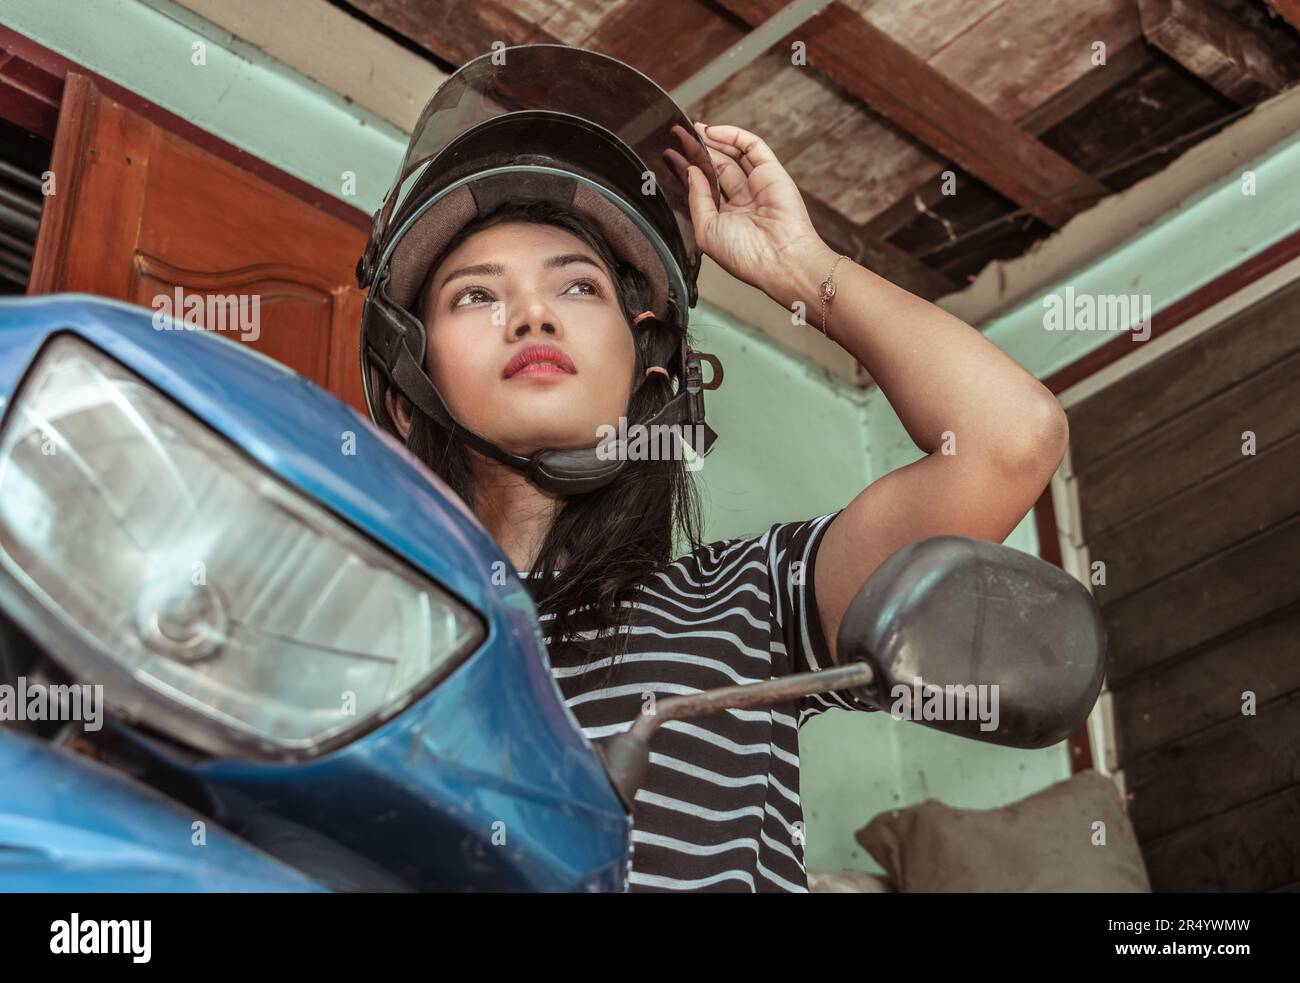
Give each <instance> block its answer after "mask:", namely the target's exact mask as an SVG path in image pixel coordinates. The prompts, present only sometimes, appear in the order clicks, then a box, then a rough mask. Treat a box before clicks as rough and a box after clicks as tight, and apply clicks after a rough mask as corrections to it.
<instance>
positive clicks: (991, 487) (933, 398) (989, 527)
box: [689, 124, 1069, 655]
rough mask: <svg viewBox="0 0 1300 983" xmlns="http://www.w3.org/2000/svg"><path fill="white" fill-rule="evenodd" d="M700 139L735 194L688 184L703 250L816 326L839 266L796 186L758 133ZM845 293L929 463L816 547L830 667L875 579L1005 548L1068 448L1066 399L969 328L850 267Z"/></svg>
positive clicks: (875, 373) (872, 499) (865, 346)
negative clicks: (982, 549)
mask: <svg viewBox="0 0 1300 983" xmlns="http://www.w3.org/2000/svg"><path fill="white" fill-rule="evenodd" d="M696 129H697V132H699V133H700V135H701V136H702V138H703V139H704V142H705V144H706V145H707V146H708V147H709V148H710V152H711V154H712V156H713V159H714V165H715V168H716V169H717V172H718V180H719V184H720V185H721V186H722V189H723V192H724V195H725V200H724V202H723V205H722V209H721V210H717V209H714V208H713V200H712V197H711V195H710V194H709V192H708V190H707V188H706V187H705V182H704V179H703V176H702V175H700V174H699V173H698V172H696V171H692V173H691V174H690V176H689V181H690V182H691V192H690V194H691V211H692V219H693V224H694V225H695V226H696V235H697V237H698V238H699V240H700V242H701V245H702V247H703V249H704V251H705V252H706V253H707V254H708V255H709V256H710V257H712V258H713V260H714V261H715V262H717V263H718V264H719V265H720V266H722V267H723V268H724V269H726V270H727V271H728V272H730V273H731V274H732V275H733V276H736V277H738V278H739V279H742V280H745V281H746V282H747V283H750V284H752V285H753V286H756V287H758V288H759V289H761V290H763V291H764V292H765V293H766V294H767V295H768V296H769V297H771V298H772V299H773V300H775V301H776V302H777V303H779V304H781V305H782V306H783V307H785V308H786V309H788V310H790V309H793V306H794V304H795V302H796V301H802V302H803V303H804V305H805V309H806V310H807V312H808V313H807V319H808V321H809V323H810V325H818V324H819V322H820V308H821V301H820V299H819V296H820V289H821V284H822V281H824V280H825V279H826V276H827V274H828V273H829V272H830V270H831V267H832V265H834V263H835V261H836V258H837V256H838V254H837V253H836V252H835V251H834V250H832V249H831V248H830V247H828V246H827V245H826V244H825V243H824V242H823V241H822V240H821V238H820V237H819V236H818V235H817V233H816V231H815V230H814V229H813V226H812V223H811V221H810V220H809V219H808V213H807V210H806V208H805V207H804V205H803V200H802V198H801V196H800V195H799V191H798V188H797V187H796V186H795V184H794V181H793V180H792V179H791V178H790V177H789V175H788V174H787V173H786V172H785V169H784V168H783V167H781V165H780V163H779V162H778V161H777V160H776V157H775V156H774V155H773V154H772V152H771V150H770V149H769V148H768V147H767V146H766V144H764V143H763V141H762V140H761V139H759V138H758V137H757V136H755V135H754V134H752V133H749V132H748V131H746V130H741V129H739V128H738V127H733V126H710V127H707V129H706V128H704V127H703V124H700V125H697V128H696ZM834 282H835V295H834V298H833V299H832V300H831V302H830V303H829V305H828V311H829V313H828V317H827V328H828V330H827V333H828V335H829V336H830V338H831V339H832V340H834V341H835V342H837V343H838V344H839V345H841V346H842V347H843V348H845V349H846V350H847V351H848V352H849V353H850V354H851V355H853V357H854V358H856V359H857V360H858V362H860V363H861V364H862V366H863V367H864V368H865V369H866V370H867V372H869V373H870V374H871V377H872V378H873V379H874V380H875V382H876V383H877V384H878V385H879V386H880V390H881V392H883V393H884V395H885V397H886V398H887V399H888V400H889V403H890V405H891V406H892V407H893V408H894V410H895V412H897V413H898V416H899V418H900V420H901V421H902V423H903V426H904V427H905V428H906V429H907V432H908V434H909V435H910V436H911V438H912V440H913V441H914V442H915V443H916V446H917V447H918V448H920V449H921V450H922V451H924V452H925V454H926V456H925V457H923V458H921V459H920V460H918V461H915V462H913V463H912V464H909V465H907V466H906V467H902V468H899V469H897V470H895V471H891V472H890V473H889V474H886V475H884V476H882V477H880V478H879V479H877V480H876V481H873V482H872V483H871V484H870V485H868V486H867V487H866V488H865V489H863V490H862V491H861V492H860V493H858V495H857V496H856V497H855V498H854V499H853V500H852V501H851V502H850V503H849V504H848V505H847V506H846V507H845V508H844V510H843V511H842V512H841V513H840V514H839V515H838V516H837V517H836V518H835V520H834V521H833V522H832V523H831V525H830V527H829V528H828V529H827V531H826V533H825V536H824V538H823V540H822V542H821V544H820V546H819V547H818V552H817V562H816V565H815V584H814V586H815V590H816V595H817V607H818V611H819V614H820V617H821V623H822V629H823V631H824V632H825V635H826V639H827V641H828V643H829V645H830V648H831V653H832V655H834V653H835V636H836V634H837V633H838V631H839V626H840V622H841V620H842V619H843V617H844V613H845V611H846V610H847V608H848V605H849V602H850V601H852V600H853V597H854V595H855V594H856V593H857V591H858V588H859V587H861V586H862V584H863V582H864V581H865V580H866V579H867V577H869V576H870V575H871V573H872V572H873V571H874V570H875V569H876V567H877V566H879V565H880V564H881V563H882V562H883V561H884V560H885V559H887V558H888V557H889V556H890V555H891V554H893V553H894V552H895V551H897V550H898V549H900V548H901V547H903V546H906V545H907V544H908V543H912V542H915V541H916V540H919V539H924V538H926V537H927V536H938V535H959V536H971V537H974V538H977V539H985V540H990V541H992V542H1001V541H1002V540H1004V539H1005V538H1006V537H1007V536H1008V535H1010V534H1011V532H1012V530H1013V529H1015V527H1016V525H1017V524H1018V523H1019V522H1020V520H1021V519H1022V518H1024V516H1025V515H1026V513H1028V512H1029V510H1030V509H1031V508H1033V506H1034V503H1035V502H1036V501H1037V500H1038V497H1039V495H1040V494H1041V493H1042V491H1043V489H1044V488H1045V487H1046V486H1047V483H1048V482H1049V481H1050V480H1051V477H1052V474H1053V472H1055V470H1056V468H1057V465H1059V464H1060V462H1061V458H1062V456H1063V455H1064V453H1065V447H1066V443H1067V441H1068V439H1069V428H1068V424H1067V422H1066V416H1065V412H1064V411H1063V410H1062V409H1061V405H1060V403H1058V402H1057V400H1056V397H1055V396H1053V395H1052V393H1051V392H1050V391H1049V390H1048V389H1047V388H1046V387H1045V386H1043V384H1042V383H1040V382H1039V381H1038V380H1037V379H1035V378H1034V377H1033V376H1032V375H1030V374H1029V373H1028V372H1027V371H1025V369H1023V368H1022V367H1021V366H1020V365H1018V364H1017V363H1016V362H1015V361H1014V360H1013V359H1012V358H1011V357H1010V356H1008V355H1007V354H1006V353H1005V352H1003V351H1002V350H1001V349H1000V348H998V347H997V346H996V345H994V344H993V343H992V342H990V341H989V340H988V339H987V338H985V337H984V336H983V335H982V334H980V332H978V331H976V330H975V329H974V328H972V327H971V326H970V325H968V324H966V323H965V322H964V321H962V320H961V319H959V318H957V317H954V316H953V315H951V314H949V313H947V312H946V311H944V310H941V309H940V308H938V307H936V306H935V305H933V304H931V303H929V302H928V301H925V300H922V299H921V298H920V297H917V296H915V295H914V294H911V293H909V292H908V291H906V290H904V289H902V288H901V287H898V286H895V285H894V284H892V283H890V282H889V281H888V280H886V279H884V278H883V277H880V276H877V275H876V274H874V273H872V272H871V271H870V270H867V269H864V268H863V267H861V266H859V265H857V264H856V263H854V262H852V261H851V260H850V259H843V260H841V261H840V263H839V265H838V266H837V267H836V268H835V276H834ZM814 330H816V328H814ZM828 463H829V462H828Z"/></svg>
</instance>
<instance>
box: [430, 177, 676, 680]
mask: <svg viewBox="0 0 1300 983" xmlns="http://www.w3.org/2000/svg"><path fill="white" fill-rule="evenodd" d="M503 222H532V223H537V224H541V225H550V226H554V227H556V228H559V229H562V230H564V231H565V232H569V233H572V234H573V235H575V236H577V237H578V238H579V239H581V240H582V241H583V242H585V243H586V244H587V245H588V246H590V247H591V248H592V250H594V251H595V253H596V255H597V256H598V257H599V258H600V260H601V261H602V262H603V263H604V265H605V268H606V269H607V270H608V271H609V272H610V275H611V277H612V279H613V281H614V287H615V292H616V293H617V295H618V301H619V306H620V307H621V308H622V311H623V316H624V318H626V319H627V322H628V327H629V330H632V331H633V332H634V335H635V343H636V344H637V346H638V347H639V348H640V350H641V352H642V355H643V360H644V364H645V365H662V366H664V367H666V368H667V369H668V371H669V373H670V374H672V375H674V376H676V377H677V378H678V379H679V380H680V379H681V377H682V376H681V373H682V371H683V366H681V364H680V362H681V355H680V339H679V337H678V335H677V333H676V332H675V330H674V329H672V328H671V327H670V326H669V325H668V324H665V323H664V322H662V321H660V320H658V318H656V317H648V318H643V319H642V320H641V321H640V322H639V323H637V324H636V326H635V328H633V322H632V318H633V317H635V316H636V314H637V313H639V312H641V311H643V310H645V309H646V308H647V307H649V301H650V284H649V281H648V280H647V279H646V277H645V275H644V274H643V273H641V271H640V270H638V269H636V268H635V267H633V266H631V265H630V264H627V263H623V262H621V261H620V260H619V259H618V258H617V256H616V255H615V254H614V252H613V250H612V249H611V248H610V247H609V244H608V243H607V242H606V241H605V239H604V237H603V236H602V235H601V234H600V233H599V232H598V231H597V230H596V229H595V227H594V226H593V225H592V224H591V223H590V221H589V220H588V219H587V218H586V217H585V216H583V215H581V214H580V213H579V212H577V211H576V210H574V209H572V208H569V207H566V206H564V205H561V204H559V203H557V202H550V201H542V200H535V199H534V200H527V201H515V202H505V203H503V204H502V205H500V206H499V207H497V208H496V209H494V210H493V211H491V212H489V213H487V214H485V215H482V216H479V217H478V218H476V219H474V220H473V221H471V222H470V223H469V224H468V225H466V226H465V227H464V228H462V229H461V230H460V232H459V233H457V235H456V236H455V237H453V238H452V240H451V242H449V243H448V245H447V247H446V248H445V249H444V250H443V251H442V253H441V255H440V256H438V257H437V258H436V259H435V260H434V262H433V264H432V265H431V266H430V272H432V271H433V270H436V269H437V268H438V266H439V265H440V264H441V263H442V260H443V258H444V257H446V256H448V255H450V253H451V251H452V250H453V249H455V248H456V247H457V246H458V245H460V244H461V243H462V242H464V240H465V239H467V238H468V237H469V236H471V235H473V234H474V233H476V232H479V231H482V230H483V229H485V228H488V227H490V226H493V225H498V224H500V223H503ZM676 313H677V312H676V311H673V312H670V316H674V315H675V314H676ZM637 381H639V380H634V382H633V385H634V387H636V388H634V390H633V393H632V397H631V400H630V405H629V406H628V408H627V412H626V416H627V421H628V424H629V426H631V425H633V424H638V423H644V422H645V421H646V420H647V419H649V418H650V417H651V416H652V415H653V414H654V413H655V412H657V411H658V410H659V409H660V408H662V407H663V406H664V404H665V403H667V402H668V400H669V399H670V398H671V397H672V396H673V386H672V383H671V382H670V381H669V380H668V379H665V378H664V377H663V375H662V374H660V373H652V374H651V375H650V376H649V377H648V378H647V380H646V381H645V383H644V384H643V385H640V386H636V383H637ZM406 445H407V447H408V448H409V449H410V450H411V451H412V452H413V453H414V454H415V456H416V457H418V458H419V459H420V460H421V461H423V462H424V463H425V464H426V465H427V466H428V467H429V468H430V469H432V470H433V471H434V472H435V473H436V474H437V475H438V476H439V477H440V478H442V480H443V481H445V482H446V483H447V484H448V485H449V486H450V487H451V488H452V490H453V491H455V492H456V493H457V494H458V495H460V497H461V498H462V499H464V501H465V502H466V503H468V504H469V505H470V507H471V509H472V508H473V507H474V501H475V499H474V482H473V478H472V475H471V471H470V468H469V464H468V460H467V451H466V448H465V446H464V444H463V442H462V441H461V440H460V439H458V438H456V437H454V436H452V435H451V434H449V433H448V432H447V431H445V430H443V429H442V428H441V427H439V426H437V425H436V424H434V423H433V422H432V421H431V420H430V419H429V418H428V417H427V416H425V415H424V414H423V413H421V412H419V411H418V410H415V411H414V412H413V419H412V425H411V430H410V433H409V434H408V435H407V439H406ZM700 527H701V522H700V506H699V497H698V492H697V489H696V488H695V484H694V482H693V481H692V480H691V477H690V473H689V472H688V471H687V470H686V462H685V461H684V460H671V461H663V460H648V461H633V460H629V461H627V462H626V464H625V466H624V468H623V470H622V471H621V472H620V473H619V475H618V477H616V478H615V479H614V480H613V481H612V482H610V483H609V484H608V485H606V486H604V487H603V488H599V489H597V490H596V491H593V492H588V493H586V494H582V495H570V496H567V497H565V498H564V499H563V503H562V505H561V506H560V508H559V511H558V512H557V514H556V517H555V520H554V521H553V523H552V524H551V527H550V529H549V530H548V532H547V534H546V537H545V539H544V540H543V542H542V547H541V550H540V552H539V553H538V556H537V558H536V560H535V561H534V563H533V569H532V572H531V575H530V576H529V577H528V578H527V579H526V580H525V583H526V584H527V586H528V590H529V592H530V593H531V594H532V597H533V601H534V603H535V604H536V606H537V609H538V613H539V614H540V615H542V616H543V619H542V624H543V628H544V631H545V634H546V640H547V642H548V644H553V643H555V642H557V641H563V642H570V643H573V644H576V645H578V646H579V648H580V649H582V650H584V651H585V652H586V653H587V654H588V655H589V657H591V658H596V657H600V656H605V655H610V654H611V653H612V654H613V655H614V659H613V661H612V662H611V665H610V669H611V670H612V669H613V666H614V664H615V663H616V662H617V659H618V656H619V655H620V654H622V652H623V651H624V650H625V648H626V643H627V638H626V634H625V633H624V632H622V631H619V629H620V628H622V627H625V626H626V624H627V622H628V620H629V617H630V611H629V608H628V607H627V603H626V602H628V601H629V600H630V599H631V598H632V597H633V596H634V595H635V593H636V592H637V590H638V588H639V586H640V585H641V584H642V583H643V582H645V581H646V580H647V579H648V578H649V577H651V576H652V575H653V574H654V573H655V571H656V569H657V568H658V567H660V566H662V565H663V564H666V563H668V562H669V561H670V560H671V559H672V558H673V557H674V556H676V555H678V553H677V552H676V550H677V548H678V546H680V547H681V548H682V549H683V550H692V549H697V548H698V547H699V545H700ZM679 533H680V536H681V540H682V541H681V542H680V543H679V542H678V541H677V535H678V534H679ZM561 561H564V565H563V568H561V567H560V563H561ZM548 616H549V617H548ZM591 629H595V630H596V632H597V638H600V639H602V641H600V642H598V643H596V644H592V643H591V642H590V641H589V640H587V639H584V638H580V637H578V633H579V632H586V631H588V630H591ZM611 638H613V641H612V642H611V641H610V639H611ZM593 641H594V640H593Z"/></svg>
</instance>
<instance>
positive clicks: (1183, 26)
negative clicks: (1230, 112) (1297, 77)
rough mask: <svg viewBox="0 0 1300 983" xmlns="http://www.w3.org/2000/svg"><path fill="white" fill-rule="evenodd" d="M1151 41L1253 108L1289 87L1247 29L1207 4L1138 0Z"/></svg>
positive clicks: (1187, 0)
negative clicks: (1252, 104) (1259, 102)
mask: <svg viewBox="0 0 1300 983" xmlns="http://www.w3.org/2000/svg"><path fill="white" fill-rule="evenodd" d="M1138 10H1139V12H1140V13H1141V15H1142V33H1143V34H1144V35H1146V38H1147V40H1148V41H1150V42H1151V43H1152V44H1153V45H1155V46H1156V47H1157V48H1159V49H1160V50H1161V51H1163V52H1164V53H1165V54H1167V55H1168V56H1169V57H1170V58H1173V59H1174V60H1175V61H1177V62H1178V63H1179V64H1181V65H1182V66H1183V67H1184V68H1186V69H1187V70H1188V71H1189V72H1191V73H1192V74H1194V75H1197V76H1199V77H1200V78H1202V79H1204V80H1205V81H1206V82H1208V83H1209V84H1210V85H1212V86H1214V87H1215V88H1216V89H1218V90H1219V91H1220V92H1222V93H1223V94H1224V95H1225V96H1227V97H1228V98H1229V99H1231V100H1233V101H1234V102H1236V103H1238V104H1240V105H1249V104H1250V103H1254V102H1258V101H1260V100H1261V99H1265V98H1267V97H1268V96H1271V95H1273V94H1274V93H1277V92H1280V91H1281V90H1282V89H1283V88H1284V87H1285V86H1286V83H1287V75H1286V72H1284V71H1283V69H1282V67H1281V65H1279V64H1278V62H1277V56H1276V55H1274V54H1273V52H1272V51H1270V50H1269V48H1268V47H1267V46H1266V45H1265V44H1264V43H1263V42H1262V41H1260V40H1259V38H1257V37H1256V36H1255V35H1254V34H1253V33H1252V32H1251V30H1250V28H1248V27H1246V25H1244V24H1242V23H1240V22H1239V21H1237V20H1236V19H1235V18H1233V17H1232V16H1231V15H1230V14H1227V13H1225V12H1224V11H1222V10H1220V9H1219V8H1218V7H1215V6H1214V5H1213V4H1209V3H1206V2H1205V0H1138Z"/></svg>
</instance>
